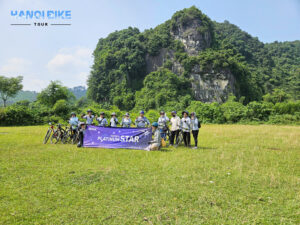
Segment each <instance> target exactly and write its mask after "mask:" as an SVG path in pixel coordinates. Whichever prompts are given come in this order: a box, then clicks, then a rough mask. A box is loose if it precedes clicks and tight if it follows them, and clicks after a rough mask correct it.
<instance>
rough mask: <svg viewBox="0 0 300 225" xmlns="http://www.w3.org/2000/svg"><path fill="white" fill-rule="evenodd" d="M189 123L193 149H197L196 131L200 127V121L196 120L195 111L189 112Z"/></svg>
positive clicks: (197, 131)
mask: <svg viewBox="0 0 300 225" xmlns="http://www.w3.org/2000/svg"><path fill="white" fill-rule="evenodd" d="M191 125H192V134H193V137H194V141H195V147H194V149H197V146H198V133H199V128H200V126H201V125H200V122H199V120H198V118H197V117H196V113H195V112H192V113H191Z"/></svg>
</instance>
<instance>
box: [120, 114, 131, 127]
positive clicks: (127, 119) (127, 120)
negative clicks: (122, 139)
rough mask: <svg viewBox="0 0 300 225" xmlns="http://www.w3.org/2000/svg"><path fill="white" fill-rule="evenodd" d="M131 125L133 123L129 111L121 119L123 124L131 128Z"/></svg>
mask: <svg viewBox="0 0 300 225" xmlns="http://www.w3.org/2000/svg"><path fill="white" fill-rule="evenodd" d="M130 125H131V119H130V115H129V113H128V112H127V113H126V114H125V116H124V117H123V119H122V121H121V126H122V127H127V128H129V127H130Z"/></svg>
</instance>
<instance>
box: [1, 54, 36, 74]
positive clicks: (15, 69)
mask: <svg viewBox="0 0 300 225" xmlns="http://www.w3.org/2000/svg"><path fill="white" fill-rule="evenodd" d="M31 64H32V63H31V62H30V61H29V60H27V59H23V58H18V57H14V58H10V59H8V60H7V61H6V62H5V63H4V65H2V66H1V67H0V73H1V74H3V75H5V76H20V75H21V76H22V75H23V73H24V72H26V71H29V67H30V66H31Z"/></svg>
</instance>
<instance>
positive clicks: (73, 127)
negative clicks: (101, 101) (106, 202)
mask: <svg viewBox="0 0 300 225" xmlns="http://www.w3.org/2000/svg"><path fill="white" fill-rule="evenodd" d="M69 124H70V126H71V130H72V136H73V135H74V134H75V131H76V129H77V127H78V124H79V120H78V117H77V116H76V113H74V112H72V113H71V118H70V120H69Z"/></svg>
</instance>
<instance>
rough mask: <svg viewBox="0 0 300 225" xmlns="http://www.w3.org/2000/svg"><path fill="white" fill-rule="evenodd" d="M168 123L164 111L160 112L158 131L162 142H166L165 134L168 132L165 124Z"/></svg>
mask: <svg viewBox="0 0 300 225" xmlns="http://www.w3.org/2000/svg"><path fill="white" fill-rule="evenodd" d="M168 122H169V118H168V117H167V116H166V113H165V112H164V111H161V112H160V117H159V118H158V121H157V123H158V129H159V131H160V136H161V138H163V139H164V140H166V132H167V130H168V127H167V123H168Z"/></svg>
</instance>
